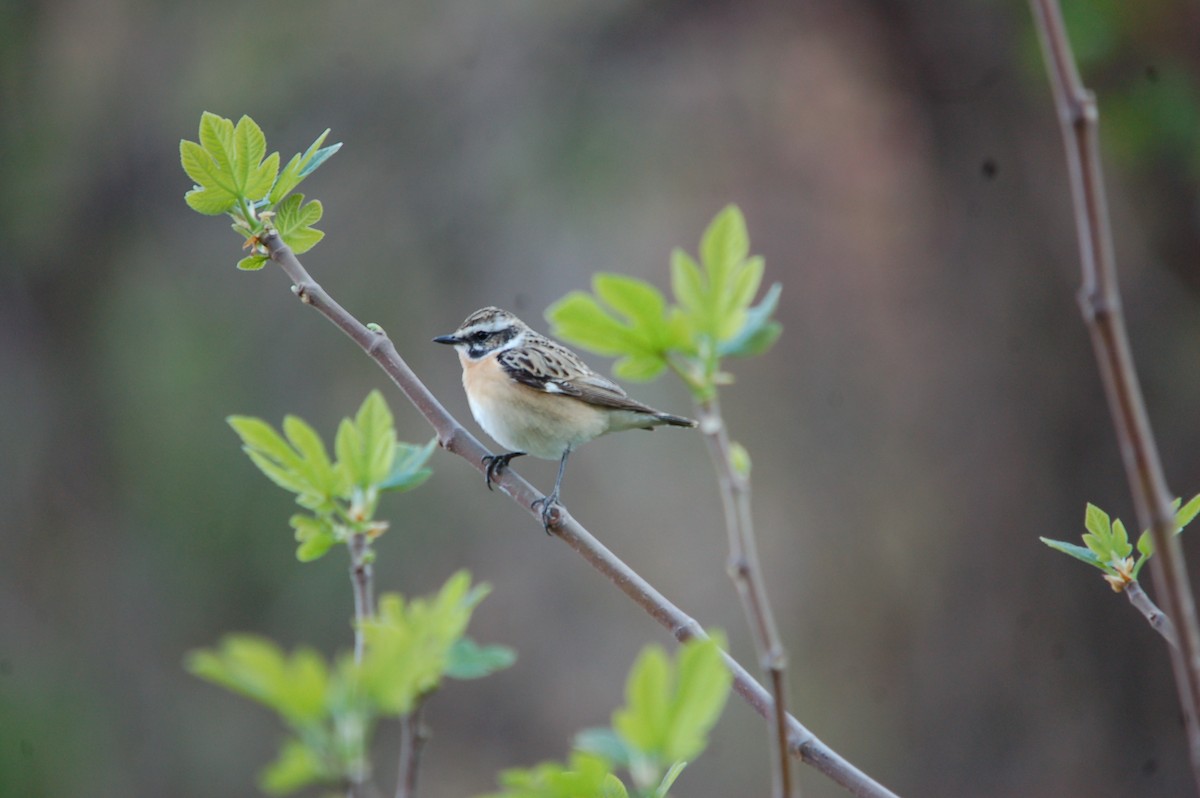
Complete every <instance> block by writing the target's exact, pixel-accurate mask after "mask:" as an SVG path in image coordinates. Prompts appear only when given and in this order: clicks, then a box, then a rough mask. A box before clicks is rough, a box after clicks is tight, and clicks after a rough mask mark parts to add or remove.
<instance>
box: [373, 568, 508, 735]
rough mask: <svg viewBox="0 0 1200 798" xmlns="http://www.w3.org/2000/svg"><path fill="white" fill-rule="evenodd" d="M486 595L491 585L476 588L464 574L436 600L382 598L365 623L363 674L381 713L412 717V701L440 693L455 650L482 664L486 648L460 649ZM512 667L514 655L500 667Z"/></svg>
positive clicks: (461, 669) (397, 596)
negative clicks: (476, 609)
mask: <svg viewBox="0 0 1200 798" xmlns="http://www.w3.org/2000/svg"><path fill="white" fill-rule="evenodd" d="M487 593H488V587H487V586H486V585H479V586H476V587H475V588H472V587H471V580H470V577H469V575H468V574H467V572H466V571H459V572H458V573H456V574H455V575H454V576H452V577H450V579H449V580H448V581H447V582H446V584H445V586H444V587H443V588H442V590H441V591H440V592H439V593H438V595H437V596H436V597H434V598H433V599H431V600H424V599H414V600H413V601H411V602H409V603H408V604H405V601H404V597H403V596H401V595H400V594H398V593H388V594H385V595H383V596H381V597H380V599H379V612H378V614H377V615H376V617H375V618H373V619H371V620H368V621H364V622H363V623H362V629H363V632H364V634H365V637H366V644H367V655H366V657H365V658H364V659H363V663H362V670H361V673H362V684H363V687H364V689H365V690H366V691H367V692H368V693H369V694H370V695H371V696H372V698H373V699H374V701H375V704H376V705H377V706H378V707H379V708H380V710H381V711H383V712H387V713H389V714H394V715H405V714H407V713H409V712H411V711H412V708H413V702H414V701H415V700H416V699H417V698H419V697H420V696H422V695H424V694H425V693H427V692H429V691H430V690H432V689H433V688H435V687H436V686H437V685H438V682H439V681H440V680H441V678H442V675H443V674H445V673H446V672H447V671H448V670H450V669H451V662H452V659H453V657H454V655H455V653H456V651H457V653H459V654H460V655H464V656H474V658H475V659H474V660H473V662H472V663H471V664H472V665H478V664H479V663H480V662H481V661H482V660H483V656H481V652H483V651H484V649H480V648H479V647H478V646H474V645H473V644H472V645H470V646H466V647H462V648H458V649H456V648H455V644H456V642H458V641H459V640H461V639H462V635H463V633H464V632H465V631H466V628H467V623H468V622H469V621H470V620H471V612H472V611H473V610H474V609H475V605H477V604H478V603H479V602H480V601H482V600H483V598H484V596H486V595H487ZM491 650H492V653H493V654H496V653H500V656H501V657H503V656H504V654H503V652H505V651H508V650H507V649H503V650H502V649H499V648H496V647H493V648H492V649H491ZM511 662H512V659H511V652H509V659H507V660H504V659H501V660H500V666H501V667H507V666H508V665H509V664H511ZM454 671H455V673H457V674H461V673H463V672H464V671H465V669H464V667H463V666H462V664H461V663H460V664H459V665H458V666H457V667H456V668H454ZM488 672H490V671H487V670H484V671H483V672H482V673H478V675H487V673H488ZM471 675H476V673H474V672H473V673H472V674H471Z"/></svg>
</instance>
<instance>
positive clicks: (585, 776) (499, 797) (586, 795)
mask: <svg viewBox="0 0 1200 798" xmlns="http://www.w3.org/2000/svg"><path fill="white" fill-rule="evenodd" d="M500 785H501V787H503V788H504V789H503V790H502V791H501V792H498V793H491V794H489V795H487V796H481V797H480V798H628V795H629V793H628V792H627V791H626V789H625V785H624V784H622V783H621V780H620V779H618V778H617V777H616V776H614V775H613V774H612V773H611V772H610V766H609V763H608V762H606V761H605V760H604V759H603V758H601V757H598V756H595V755H593V754H587V753H583V752H580V751H576V752H574V753H572V754H571V762H570V764H569V765H567V766H564V765H561V764H559V763H557V762H544V763H542V764H540V765H537V766H536V767H532V768H527V769H526V768H511V769H509V770H506V771H504V772H502V773H501V774H500Z"/></svg>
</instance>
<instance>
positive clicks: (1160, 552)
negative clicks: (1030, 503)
mask: <svg viewBox="0 0 1200 798" xmlns="http://www.w3.org/2000/svg"><path fill="white" fill-rule="evenodd" d="M1030 4H1031V6H1032V9H1033V16H1034V19H1035V21H1036V23H1037V28H1038V32H1039V35H1040V37H1041V43H1042V49H1043V52H1044V53H1045V56H1046V68H1047V71H1048V72H1049V76H1050V85H1051V88H1052V90H1053V92H1054V101H1055V106H1056V107H1057V109H1058V115H1059V122H1060V123H1061V125H1062V132H1063V141H1064V143H1065V145H1066V152H1067V167H1068V173H1069V177H1070V182H1071V196H1072V199H1073V201H1074V208H1075V225H1076V228H1077V231H1078V238H1079V250H1080V261H1081V266H1082V272H1083V276H1082V286H1081V288H1080V292H1079V302H1080V306H1081V308H1082V310H1083V316H1084V320H1085V322H1086V323H1087V326H1088V331H1089V333H1090V334H1091V338H1092V348H1093V349H1094V351H1095V354H1096V360H1097V362H1098V364H1099V367H1100V376H1101V378H1102V379H1103V381H1104V389H1105V394H1106V395H1107V397H1108V405H1109V409H1110V411H1111V413H1112V418H1113V424H1114V426H1115V427H1116V431H1117V439H1118V441H1119V443H1120V449H1121V458H1122V460H1123V461H1124V463H1125V472H1126V475H1127V477H1128V479H1129V484H1130V489H1131V491H1132V493H1133V501H1134V506H1135V507H1136V509H1137V515H1138V520H1139V521H1140V523H1141V526H1142V527H1143V528H1149V529H1150V534H1151V537H1152V539H1153V540H1154V551H1155V556H1154V557H1153V558H1152V560H1151V569H1152V573H1153V575H1154V587H1155V591H1156V593H1157V594H1158V595H1160V596H1161V597H1162V598H1163V603H1164V604H1165V605H1166V608H1167V615H1168V616H1170V617H1171V618H1172V619H1174V621H1175V627H1176V632H1177V635H1178V639H1179V646H1178V647H1172V648H1171V649H1170V651H1171V665H1172V668H1173V669H1174V673H1175V683H1176V687H1177V689H1178V693H1179V702H1180V706H1181V707H1182V709H1183V716H1184V722H1185V726H1186V729H1187V737H1188V752H1189V756H1190V759H1191V764H1192V773H1193V777H1194V778H1195V780H1196V783H1197V786H1198V787H1200V703H1198V702H1200V626H1197V623H1196V606H1195V601H1194V599H1193V596H1192V590H1191V586H1190V585H1189V584H1188V576H1187V565H1186V563H1185V562H1184V557H1183V550H1182V548H1181V547H1180V545H1179V540H1178V538H1177V537H1176V535H1175V531H1176V525H1175V511H1174V509H1173V508H1172V506H1171V493H1170V492H1169V491H1168V490H1167V484H1166V479H1165V477H1164V476H1163V468H1162V461H1161V460H1160V458H1159V455H1158V447H1157V444H1156V443H1155V440H1154V433H1153V431H1152V430H1151V428H1150V421H1149V418H1148V416H1147V415H1146V408H1145V402H1144V401H1143V399H1142V391H1141V386H1140V384H1139V383H1138V378H1137V372H1136V371H1135V369H1134V363H1133V355H1132V353H1131V351H1130V347H1129V339H1128V336H1127V334H1126V331H1125V320H1124V315H1123V314H1122V311H1121V295H1120V289H1119V287H1118V285H1117V267H1116V258H1115V256H1114V254H1113V242H1112V230H1111V226H1110V223H1109V215H1108V205H1107V200H1106V198H1105V194H1104V179H1103V175H1102V172H1101V164H1100V141H1099V133H1098V129H1097V128H1098V125H1097V120H1098V116H1099V114H1098V112H1097V108H1096V98H1095V95H1093V94H1092V92H1090V91H1088V90H1087V89H1086V88H1085V87H1084V85H1083V82H1082V80H1081V79H1080V77H1079V71H1078V69H1077V68H1076V66H1075V56H1074V53H1073V52H1072V50H1071V44H1070V41H1069V40H1068V38H1067V32H1066V28H1065V26H1064V24H1063V19H1062V11H1061V9H1060V8H1059V5H1058V2H1057V0H1030Z"/></svg>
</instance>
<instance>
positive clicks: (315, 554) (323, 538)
mask: <svg viewBox="0 0 1200 798" xmlns="http://www.w3.org/2000/svg"><path fill="white" fill-rule="evenodd" d="M335 543H337V538H335V537H334V536H333V533H332V532H324V533H318V534H316V535H313V536H312V537H310V538H308V539H306V540H304V541H303V542H301V543H300V545H299V546H297V547H296V559H297V560H299V561H300V562H313V561H314V560H319V559H321V558H322V557H324V556H325V553H326V552H328V551H329V550H330V549H331V548H333V544H335Z"/></svg>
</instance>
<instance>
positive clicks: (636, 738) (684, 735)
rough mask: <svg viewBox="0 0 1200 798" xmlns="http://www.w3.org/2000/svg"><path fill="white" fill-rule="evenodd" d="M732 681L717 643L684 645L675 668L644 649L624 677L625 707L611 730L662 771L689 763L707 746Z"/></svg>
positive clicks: (657, 650)
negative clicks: (680, 762) (681, 762)
mask: <svg viewBox="0 0 1200 798" xmlns="http://www.w3.org/2000/svg"><path fill="white" fill-rule="evenodd" d="M732 679H733V677H732V676H731V675H730V673H729V670H728V668H726V667H725V663H724V660H723V658H722V657H721V648H720V645H719V643H718V641H717V640H693V641H689V642H688V643H685V644H684V645H683V646H681V647H680V649H679V653H678V656H677V664H676V666H675V667H674V668H673V667H672V666H671V663H670V661H669V660H668V659H667V655H666V653H665V652H664V651H663V650H662V649H661V648H660V647H657V646H647V647H646V648H645V649H644V650H643V651H642V655H641V656H640V657H638V660H637V662H636V663H635V664H634V666H633V669H632V670H631V671H630V673H629V679H628V682H627V684H626V706H625V707H623V708H622V709H619V710H617V711H616V712H614V713H613V729H614V730H615V731H616V732H617V734H618V735H620V736H621V738H622V739H623V740H624V741H625V743H626V745H628V746H629V747H630V748H631V749H633V750H634V751H637V752H639V753H640V754H641V755H643V756H644V757H646V758H648V759H650V760H652V761H656V762H659V763H662V764H663V766H665V763H666V762H674V761H677V760H688V759H692V758H694V757H695V756H696V755H697V754H699V753H700V751H702V750H703V749H704V746H705V745H706V744H707V742H706V741H707V736H708V731H709V729H711V728H712V725H713V724H714V723H715V722H716V720H717V718H718V717H719V716H720V713H721V710H722V709H723V708H724V706H725V701H726V699H727V698H728V697H729V688H730V685H731V684H732ZM658 772H661V769H660V770H658ZM656 778H657V777H656Z"/></svg>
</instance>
